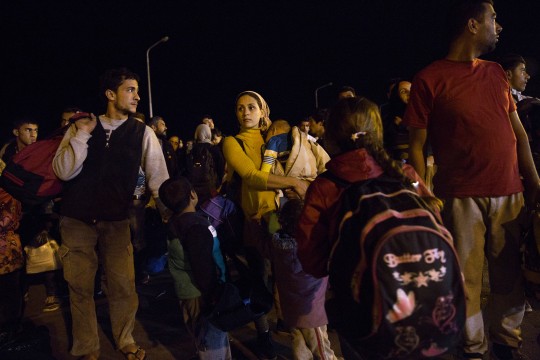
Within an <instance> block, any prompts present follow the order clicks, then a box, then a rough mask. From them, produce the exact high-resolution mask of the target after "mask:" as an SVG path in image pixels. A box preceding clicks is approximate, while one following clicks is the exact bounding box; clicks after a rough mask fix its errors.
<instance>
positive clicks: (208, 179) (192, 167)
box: [186, 144, 217, 203]
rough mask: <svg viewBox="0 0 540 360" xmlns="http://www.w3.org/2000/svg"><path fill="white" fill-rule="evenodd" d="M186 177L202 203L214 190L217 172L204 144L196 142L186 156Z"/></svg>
mask: <svg viewBox="0 0 540 360" xmlns="http://www.w3.org/2000/svg"><path fill="white" fill-rule="evenodd" d="M186 177H187V178H188V180H189V182H190V183H191V184H192V185H193V187H194V188H195V191H196V192H197V195H198V196H199V202H200V203H202V202H204V201H206V200H208V199H209V198H211V197H212V195H213V194H214V193H215V191H216V179H217V173H216V169H215V164H214V158H213V157H212V154H211V153H210V150H209V149H208V147H207V146H206V145H203V144H197V145H195V146H194V147H193V149H192V150H191V152H190V153H189V154H188V155H187V157H186Z"/></svg>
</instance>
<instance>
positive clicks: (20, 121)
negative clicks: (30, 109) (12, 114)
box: [13, 116, 39, 129]
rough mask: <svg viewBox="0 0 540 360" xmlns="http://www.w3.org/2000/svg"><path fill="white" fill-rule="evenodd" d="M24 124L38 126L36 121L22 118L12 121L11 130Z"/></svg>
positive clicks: (25, 117)
mask: <svg viewBox="0 0 540 360" xmlns="http://www.w3.org/2000/svg"><path fill="white" fill-rule="evenodd" d="M24 124H32V125H37V126H39V124H38V122H37V121H36V120H34V119H32V118H31V117H27V116H24V117H20V118H18V119H16V120H15V121H13V129H19V128H20V127H21V126H23V125H24Z"/></svg>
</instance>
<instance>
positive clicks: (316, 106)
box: [315, 82, 334, 109]
mask: <svg viewBox="0 0 540 360" xmlns="http://www.w3.org/2000/svg"><path fill="white" fill-rule="evenodd" d="M332 85H334V84H333V83H331V82H329V83H328V84H324V85H321V86H319V87H318V88H316V89H315V109H318V108H319V97H318V96H317V93H318V92H319V90H321V89H324V88H325V87H329V86H332Z"/></svg>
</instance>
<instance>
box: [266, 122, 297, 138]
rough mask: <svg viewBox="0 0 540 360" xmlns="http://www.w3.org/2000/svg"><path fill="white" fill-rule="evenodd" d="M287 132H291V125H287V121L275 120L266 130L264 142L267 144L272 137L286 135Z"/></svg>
mask: <svg viewBox="0 0 540 360" xmlns="http://www.w3.org/2000/svg"><path fill="white" fill-rule="evenodd" d="M289 131H291V125H289V122H288V121H287V120H276V121H274V122H272V125H270V127H269V128H268V131H267V132H266V138H265V139H264V141H266V142H268V140H270V138H271V137H272V136H276V135H281V134H286V133H288V132H289Z"/></svg>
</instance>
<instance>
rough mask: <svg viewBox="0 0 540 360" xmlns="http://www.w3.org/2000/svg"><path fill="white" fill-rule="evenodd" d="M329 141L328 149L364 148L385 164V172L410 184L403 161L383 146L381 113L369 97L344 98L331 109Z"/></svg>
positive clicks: (341, 150)
mask: <svg viewBox="0 0 540 360" xmlns="http://www.w3.org/2000/svg"><path fill="white" fill-rule="evenodd" d="M326 140H327V142H326V145H327V147H328V150H329V153H331V154H332V155H339V154H341V153H344V152H347V151H351V150H356V149H361V148H364V149H365V150H366V151H367V152H368V153H369V154H370V155H371V156H372V157H373V158H374V159H375V161H376V162H377V163H378V164H379V166H381V167H382V169H383V170H384V172H385V173H386V174H387V175H389V176H392V177H395V178H398V179H400V180H401V181H402V182H403V183H404V184H405V185H407V186H410V185H411V184H412V181H411V180H410V179H409V178H408V177H407V176H405V174H404V173H403V169H402V166H401V165H402V164H401V163H398V162H396V161H394V160H392V158H390V156H389V155H388V153H387V152H386V151H385V150H384V146H383V127H382V120H381V113H380V112H379V108H378V106H377V105H375V103H373V102H371V101H369V100H368V99H366V98H362V97H354V98H345V99H341V100H340V101H338V103H337V104H336V105H335V106H334V107H333V108H332V110H331V111H330V116H329V117H328V121H327V124H326Z"/></svg>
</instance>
